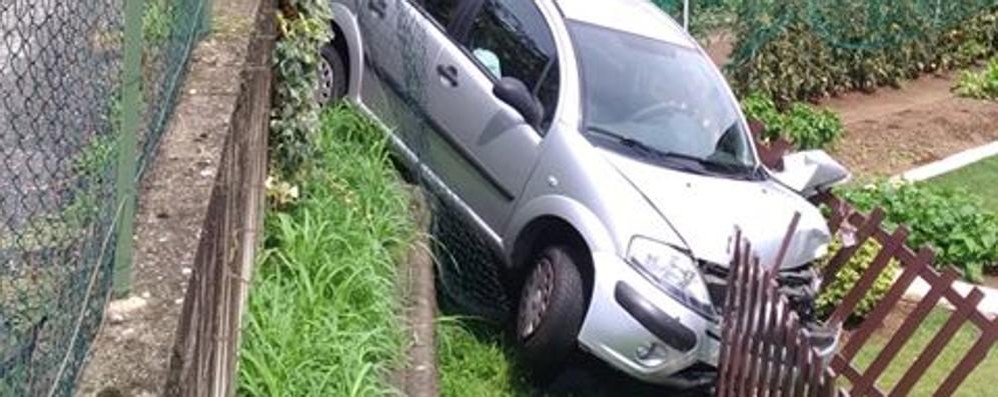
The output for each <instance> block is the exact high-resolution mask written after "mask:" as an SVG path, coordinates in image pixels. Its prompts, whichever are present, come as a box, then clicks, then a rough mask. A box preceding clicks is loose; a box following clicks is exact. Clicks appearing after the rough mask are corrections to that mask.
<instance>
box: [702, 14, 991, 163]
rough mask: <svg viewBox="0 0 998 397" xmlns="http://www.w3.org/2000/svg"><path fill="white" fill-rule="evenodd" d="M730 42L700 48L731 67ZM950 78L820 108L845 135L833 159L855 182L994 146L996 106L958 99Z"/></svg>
mask: <svg viewBox="0 0 998 397" xmlns="http://www.w3.org/2000/svg"><path fill="white" fill-rule="evenodd" d="M734 39H735V38H734V37H733V36H732V35H730V34H727V33H725V32H719V33H715V34H714V35H711V36H710V37H709V38H708V39H707V40H706V42H705V43H703V44H704V46H705V50H706V51H707V54H708V55H709V56H710V57H711V59H712V60H713V61H714V63H715V64H717V65H725V64H727V63H728V62H729V61H730V55H731V52H732V50H733V46H734ZM954 78H955V74H954V73H948V74H941V75H927V76H923V77H922V78H919V79H917V80H912V81H909V82H907V83H905V84H904V85H903V86H902V87H901V88H900V89H896V88H890V87H883V88H880V89H878V90H877V91H875V92H873V93H862V92H851V93H847V94H844V95H841V96H839V97H836V98H832V99H829V100H827V101H825V102H824V103H822V104H821V105H822V106H824V107H826V108H828V109H831V110H832V111H834V112H835V113H837V114H838V115H839V116H840V117H841V118H842V122H843V123H844V124H845V135H844V136H843V137H842V139H841V140H840V141H839V143H838V144H837V145H836V146H835V147H834V148H833V150H832V155H833V156H835V157H836V158H837V159H838V160H840V161H842V162H843V163H844V164H845V165H846V166H848V167H849V169H850V170H852V171H853V172H854V173H855V174H856V175H857V176H859V177H860V178H870V177H883V176H893V175H897V174H900V173H902V172H904V171H907V170H909V169H912V168H915V167H917V166H920V165H923V164H926V163H931V162H933V161H936V160H940V159H943V158H945V157H948V156H950V155H953V154H956V153H959V152H961V151H964V150H967V149H971V148H974V147H977V146H980V145H983V144H986V143H989V142H992V141H995V140H998V102H988V101H979V100H972V99H965V98H958V97H957V96H956V95H954V94H953V93H952V92H951V88H952V87H953V83H954Z"/></svg>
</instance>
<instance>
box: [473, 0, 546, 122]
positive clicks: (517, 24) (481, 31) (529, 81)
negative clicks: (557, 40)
mask: <svg viewBox="0 0 998 397" xmlns="http://www.w3.org/2000/svg"><path fill="white" fill-rule="evenodd" d="M464 45H465V46H466V47H467V49H468V50H469V51H470V52H471V54H472V55H473V56H474V58H475V59H476V60H477V61H478V62H479V63H480V64H481V65H482V66H483V67H484V69H485V70H487V71H488V72H489V73H490V74H492V76H493V77H495V78H496V79H498V78H501V77H515V78H517V79H519V80H520V81H522V82H523V83H524V84H526V85H527V87H529V88H530V89H531V90H532V92H533V93H534V95H536V96H537V98H538V99H540V101H541V104H542V105H543V106H544V122H543V123H542V127H547V126H548V125H549V124H550V121H551V119H552V118H553V116H554V109H555V106H556V105H557V100H558V87H559V82H560V81H559V75H558V67H557V66H558V63H557V51H556V49H555V45H554V38H553V37H552V36H551V31H550V30H549V29H548V26H547V23H546V22H545V21H544V17H543V16H542V15H541V13H540V10H538V9H537V7H536V6H535V5H534V4H532V2H529V1H518V0H485V1H484V3H483V4H482V9H481V11H480V12H479V13H478V15H477V16H476V17H475V20H474V22H473V23H472V25H471V30H470V31H469V32H468V35H467V38H466V40H465V43H464Z"/></svg>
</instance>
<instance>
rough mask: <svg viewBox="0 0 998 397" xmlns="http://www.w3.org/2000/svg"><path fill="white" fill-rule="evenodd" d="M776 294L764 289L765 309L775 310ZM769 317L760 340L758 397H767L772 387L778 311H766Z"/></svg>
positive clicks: (771, 289)
mask: <svg viewBox="0 0 998 397" xmlns="http://www.w3.org/2000/svg"><path fill="white" fill-rule="evenodd" d="M775 298H776V294H775V291H774V290H773V288H766V291H765V298H764V299H763V302H764V303H763V304H764V305H765V307H769V308H775V307H776V299H775ZM768 313H769V315H768V316H767V317H766V326H765V330H764V331H763V332H764V333H763V338H762V348H761V349H760V352H759V356H760V357H761V364H762V370H761V372H760V373H759V395H760V396H768V395H769V391H770V386H771V385H772V383H771V380H772V378H773V369H774V362H773V361H774V360H773V346H774V345H775V343H774V342H775V340H774V339H775V338H774V336H775V335H776V332H777V331H778V330H779V328H780V327H779V323H778V322H777V317H778V316H779V313H780V311H779V310H768Z"/></svg>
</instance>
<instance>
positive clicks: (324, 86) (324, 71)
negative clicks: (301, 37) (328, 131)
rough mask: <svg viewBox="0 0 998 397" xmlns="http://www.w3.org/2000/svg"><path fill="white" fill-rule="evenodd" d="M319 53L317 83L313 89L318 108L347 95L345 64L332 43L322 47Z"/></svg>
mask: <svg viewBox="0 0 998 397" xmlns="http://www.w3.org/2000/svg"><path fill="white" fill-rule="evenodd" d="M320 52H321V53H320V55H322V56H321V57H319V65H318V69H319V70H318V73H319V79H318V80H319V81H318V85H317V86H316V87H315V100H316V101H317V102H319V105H320V106H327V105H329V104H332V103H336V102H337V101H339V100H340V99H342V98H343V97H344V96H346V95H347V88H348V84H349V82H348V81H347V69H346V63H345V62H344V61H343V57H342V56H340V53H339V52H338V51H336V48H335V47H333V45H332V43H330V44H326V45H324V46H322V49H321V50H320Z"/></svg>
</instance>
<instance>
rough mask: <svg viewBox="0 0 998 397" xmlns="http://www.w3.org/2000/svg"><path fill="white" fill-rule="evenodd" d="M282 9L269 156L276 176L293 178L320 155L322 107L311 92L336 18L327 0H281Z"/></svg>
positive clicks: (275, 57)
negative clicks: (317, 141)
mask: <svg viewBox="0 0 998 397" xmlns="http://www.w3.org/2000/svg"><path fill="white" fill-rule="evenodd" d="M280 10H281V12H280V13H279V14H278V16H277V22H278V29H279V34H280V37H279V40H278V42H277V47H276V49H275V54H274V72H275V75H276V79H277V84H276V90H275V97H274V108H273V111H272V114H271V123H270V127H271V131H270V149H271V156H270V158H271V161H272V162H273V167H272V169H273V170H274V172H276V173H278V174H279V175H280V176H283V177H285V178H286V179H294V176H295V174H296V173H297V172H298V171H299V170H301V169H302V167H303V166H304V165H305V164H306V163H307V162H309V161H310V160H311V159H312V158H314V156H315V153H316V152H315V147H314V142H313V141H314V140H315V139H316V134H317V130H318V128H319V112H320V110H321V109H320V108H319V105H318V103H317V102H316V101H315V98H314V96H313V92H314V89H315V86H316V85H317V84H318V73H317V70H318V64H319V52H318V49H319V48H320V47H321V46H322V45H323V44H325V43H327V42H328V41H329V40H330V39H331V38H332V37H331V35H332V32H331V30H330V29H329V21H330V20H331V19H332V15H331V13H330V11H329V2H328V1H325V0H282V1H281V2H280Z"/></svg>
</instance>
